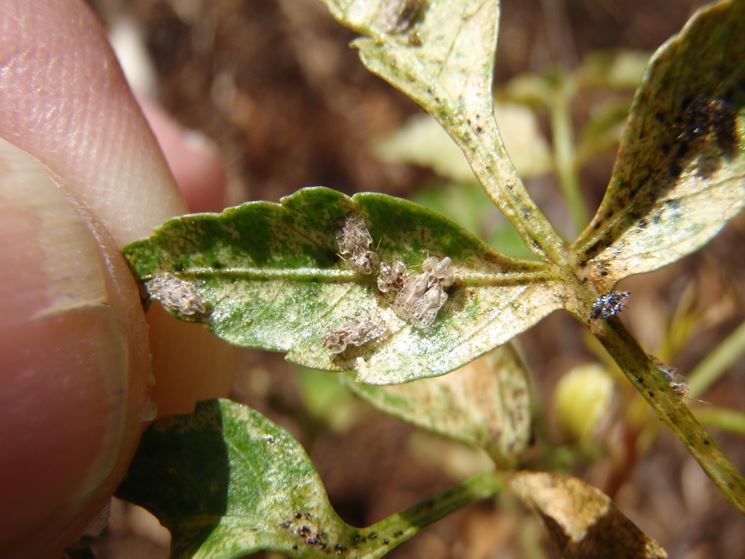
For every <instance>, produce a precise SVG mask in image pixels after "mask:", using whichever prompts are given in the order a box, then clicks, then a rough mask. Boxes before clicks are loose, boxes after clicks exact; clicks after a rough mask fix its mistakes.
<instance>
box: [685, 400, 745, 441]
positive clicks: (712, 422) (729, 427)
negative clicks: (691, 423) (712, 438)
mask: <svg viewBox="0 0 745 559" xmlns="http://www.w3.org/2000/svg"><path fill="white" fill-rule="evenodd" d="M693 415H695V416H696V419H698V420H699V421H700V422H701V423H703V424H704V425H708V426H709V427H714V428H715V429H719V430H720V431H727V432H729V433H734V434H736V435H743V436H745V413H742V412H740V411H736V410H728V409H727V408H719V407H714V406H711V407H710V406H707V407H705V408H696V410H694V412H693Z"/></svg>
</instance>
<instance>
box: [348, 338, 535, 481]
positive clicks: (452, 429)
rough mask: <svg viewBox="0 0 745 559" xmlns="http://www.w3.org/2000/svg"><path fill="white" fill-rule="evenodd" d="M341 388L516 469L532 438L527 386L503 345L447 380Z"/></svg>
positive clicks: (514, 354)
mask: <svg viewBox="0 0 745 559" xmlns="http://www.w3.org/2000/svg"><path fill="white" fill-rule="evenodd" d="M342 378H343V379H344V383H345V384H346V385H347V386H348V387H349V388H350V389H351V390H352V391H353V392H355V393H356V394H358V395H359V396H360V397H362V398H364V399H365V400H367V401H368V402H370V403H371V404H372V405H373V406H375V407H376V408H379V409H381V410H383V411H385V412H386V413H390V414H391V415H394V416H396V417H399V418H401V419H403V420H405V421H408V422H410V423H413V424H414V425H417V426H419V427H422V428H424V429H428V430H430V431H433V432H435V433H439V434H441V435H444V436H446V437H450V438H452V439H455V440H457V441H461V442H464V443H467V444H470V445H473V446H477V447H480V448H483V449H484V450H485V451H486V452H487V453H489V455H490V456H491V457H492V459H493V460H494V462H495V463H496V464H497V465H498V466H500V467H502V468H510V467H514V466H515V464H516V462H517V459H518V458H519V456H520V455H521V454H522V452H523V451H524V450H525V447H526V446H527V444H528V439H529V437H530V423H531V422H530V419H531V418H530V381H529V377H528V371H527V369H526V367H525V364H524V363H523V361H522V359H520V356H519V355H518V353H517V350H516V349H515V348H514V347H513V346H512V345H511V344H506V345H503V346H501V347H498V348H497V349H495V350H494V351H492V352H491V353H489V354H488V355H485V356H483V357H481V358H480V359H477V360H476V361H473V362H471V363H469V364H468V365H466V366H465V367H463V368H462V369H459V370H457V371H454V372H452V373H451V374H449V375H446V376H442V377H439V378H431V379H420V380H417V381H414V382H410V383H407V384H399V385H394V386H372V385H369V384H359V383H355V382H354V381H353V380H352V378H351V377H349V376H346V375H345V376H343V377H342Z"/></svg>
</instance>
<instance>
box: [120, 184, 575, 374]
mask: <svg viewBox="0 0 745 559" xmlns="http://www.w3.org/2000/svg"><path fill="white" fill-rule="evenodd" d="M349 215H358V216H361V217H362V218H363V220H364V223H365V224H366V226H367V228H368V229H369V231H370V233H371V234H372V239H373V242H372V245H371V248H372V249H373V250H375V251H376V252H377V254H378V256H379V258H380V259H381V260H382V261H388V262H392V261H394V260H398V261H401V262H403V263H404V264H405V265H406V267H407V269H408V270H409V271H410V272H411V273H415V272H418V271H420V270H421V266H422V262H423V261H424V259H425V258H427V257H428V256H437V257H438V258H444V257H449V258H451V259H452V264H451V269H452V270H453V271H454V274H455V282H454V284H453V285H452V286H450V287H449V288H448V289H447V293H448V298H447V302H446V303H445V305H444V306H443V307H442V308H441V309H440V310H439V313H438V314H437V317H436V319H435V321H434V322H433V323H432V324H431V326H428V327H425V328H421V327H416V325H415V324H412V322H411V321H409V320H407V319H406V317H404V318H402V317H401V316H399V314H397V313H396V312H394V309H393V308H392V306H393V305H392V303H391V300H390V298H388V297H386V296H384V294H383V293H381V292H380V291H379V289H378V288H377V286H376V279H375V274H372V275H364V274H362V273H358V272H355V271H353V270H352V269H350V266H349V262H348V261H347V260H346V259H344V258H342V257H340V256H339V254H338V253H339V247H338V245H337V240H336V236H337V233H338V232H339V230H340V228H341V227H342V224H343V223H344V220H345V218H346V217H348V216H349ZM124 254H125V257H126V258H127V260H128V261H129V263H130V266H131V267H132V269H133V270H134V273H135V274H136V276H137V277H138V278H139V279H140V280H142V281H146V280H150V279H152V278H155V277H159V276H161V275H163V274H172V275H173V276H175V277H176V278H178V280H180V281H181V282H184V283H185V284H187V286H188V287H189V289H190V290H191V291H193V295H194V296H196V297H197V298H198V299H199V303H200V304H201V305H202V306H203V307H204V308H205V309H206V312H204V313H192V314H190V315H184V314H183V313H179V311H178V309H173V308H171V309H169V310H170V311H171V312H172V314H174V315H176V316H177V317H179V318H182V319H185V320H193V321H199V322H203V323H204V324H205V325H206V326H207V327H208V328H209V329H210V330H211V331H212V332H213V333H215V334H216V335H217V336H218V337H220V338H222V339H224V340H226V341H228V342H230V343H232V344H234V345H238V346H242V347H255V348H263V349H267V350H272V351H282V352H286V353H287V358H288V359H289V360H291V361H293V362H295V363H298V364H300V365H304V366H308V367H312V368H317V369H325V370H332V371H342V370H353V371H355V372H356V373H357V378H358V380H361V381H363V382H367V383H371V384H392V383H401V382H406V381H410V380H414V379H416V378H423V377H430V376H437V375H441V374H444V373H447V372H449V371H451V370H454V369H456V368H458V367H460V366H462V365H464V364H466V363H467V362H469V361H471V360H473V359H475V358H476V357H478V356H479V355H481V354H483V353H485V352H487V351H489V350H491V349H492V348H494V347H496V346H497V345H499V344H501V343H504V342H506V341H508V340H509V339H510V338H512V337H513V336H515V335H516V334H518V333H520V332H522V331H523V330H525V329H526V328H528V327H530V326H531V325H533V324H534V323H535V322H537V321H538V320H540V319H541V318H542V317H543V316H545V315H546V314H548V313H550V312H551V311H553V310H555V309H557V308H559V307H561V306H562V296H561V294H562V290H561V285H560V283H559V281H558V280H556V279H555V278H554V277H553V276H552V275H551V274H550V273H549V272H548V270H547V267H546V265H545V264H543V263H539V262H529V261H519V260H514V259H510V258H507V257H506V256H503V255H500V254H499V253H497V252H495V251H493V250H492V249H491V248H489V247H488V246H487V245H486V244H484V243H482V242H481V241H479V240H478V239H477V238H476V237H475V236H473V235H471V234H470V233H468V232H466V231H465V230H463V229H462V228H460V227H459V226H457V225H456V224H454V223H452V222H450V221H448V220H447V219H445V218H443V217H441V216H438V215H437V214H435V213H433V212H431V211H429V210H425V209H423V208H421V207H419V206H416V205H415V204H412V203H410V202H406V201H404V200H401V199H397V198H394V197H391V196H385V195H382V194H357V195H355V196H354V197H351V198H350V197H348V196H345V195H343V194H341V193H338V192H335V191H333V190H330V189H328V188H323V187H313V188H306V189H303V190H300V191H298V192H297V193H295V194H293V195H292V196H288V197H286V198H283V199H282V201H281V204H275V203H269V202H250V203H247V204H244V205H242V206H238V207H235V208H230V209H227V210H225V211H224V212H223V213H222V214H197V215H192V216H186V217H181V218H176V219H173V220H170V221H168V222H166V223H165V224H163V225H162V226H161V227H160V228H158V229H157V230H156V231H155V232H154V234H153V235H152V236H151V237H150V238H149V239H145V240H142V241H137V242H135V243H132V244H130V245H128V246H127V247H125V249H124ZM350 317H352V318H356V319H365V320H369V321H371V322H373V323H375V324H378V325H380V326H381V328H380V330H383V333H382V334H381V335H380V336H378V337H377V338H375V339H372V340H371V341H369V342H367V343H364V344H362V345H360V346H359V347H355V346H352V345H350V346H349V347H348V348H347V349H346V350H345V351H343V352H342V353H338V354H335V353H332V352H331V351H330V350H329V349H327V348H326V347H325V346H324V339H325V338H326V336H327V335H328V333H329V332H330V331H332V330H334V329H338V328H340V327H342V326H343V325H344V324H345V323H346V322H347V321H348V320H349V318H350Z"/></svg>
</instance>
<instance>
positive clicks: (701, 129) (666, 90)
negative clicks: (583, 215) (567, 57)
mask: <svg viewBox="0 0 745 559" xmlns="http://www.w3.org/2000/svg"><path fill="white" fill-rule="evenodd" d="M743 58H745V3H743V2H719V3H718V4H715V5H713V6H711V7H707V8H705V9H702V10H701V11H699V12H698V13H697V14H696V15H695V16H694V17H693V18H692V19H691V20H690V21H689V22H688V24H687V25H686V26H685V28H684V29H683V30H682V31H681V32H680V33H679V34H678V35H677V36H675V37H673V38H672V39H670V40H669V41H668V42H667V43H666V44H665V45H663V46H662V47H661V48H660V49H659V50H658V51H657V52H656V53H655V55H654V56H653V57H652V60H651V62H650V66H649V68H648V70H647V75H646V78H645V80H644V82H643V84H642V85H641V87H640V88H639V90H638V91H637V93H636V96H635V99H634V103H633V107H632V110H631V116H630V118H629V120H628V122H627V125H626V130H625V133H624V137H623V140H622V144H621V147H620V152H619V157H618V160H617V162H616V166H615V168H614V170H613V176H612V178H611V182H610V184H609V186H608V190H607V192H606V195H605V198H604V199H603V202H602V203H601V205H600V208H599V209H598V211H597V214H596V215H595V217H594V219H593V220H592V222H591V223H590V225H589V226H588V227H587V229H586V230H585V231H584V233H583V234H582V235H581V236H580V238H579V239H578V240H577V241H576V243H575V244H574V247H573V251H574V253H575V257H576V259H577V262H578V264H579V266H580V267H581V268H584V273H585V274H586V275H587V276H589V277H590V279H592V280H593V281H594V282H595V283H596V285H597V286H598V287H599V288H600V289H603V290H607V289H610V288H611V287H613V285H614V284H615V283H616V282H617V281H618V280H620V279H622V278H624V277H626V276H628V275H630V274H635V273H640V272H647V271H650V270H654V269H656V268H659V267H661V266H664V265H666V264H669V263H670V262H673V261H675V260H677V259H679V258H681V257H682V256H684V255H686V254H688V253H690V252H692V251H694V250H696V249H697V248H699V247H700V246H701V245H703V244H704V243H706V242H707V241H708V240H709V239H711V238H712V237H713V236H714V235H715V234H716V233H717V232H718V231H719V230H720V229H721V228H722V227H723V226H724V225H725V224H726V223H727V221H728V220H730V219H731V218H733V217H734V216H735V215H737V213H738V212H739V211H740V210H741V209H742V207H743V205H745V139H744V138H745V65H743V64H742V60H743Z"/></svg>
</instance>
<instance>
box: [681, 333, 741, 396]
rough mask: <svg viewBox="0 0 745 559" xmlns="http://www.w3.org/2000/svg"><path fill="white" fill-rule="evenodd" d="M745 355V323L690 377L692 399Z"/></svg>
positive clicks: (707, 357) (708, 356)
mask: <svg viewBox="0 0 745 559" xmlns="http://www.w3.org/2000/svg"><path fill="white" fill-rule="evenodd" d="M743 353H745V322H743V323H742V324H740V326H738V327H737V329H735V331H734V332H732V333H731V334H730V335H729V336H727V338H726V339H725V340H724V341H723V342H722V343H721V344H719V346H718V347H717V348H716V349H715V350H714V351H712V352H711V353H710V354H709V355H707V356H706V358H705V359H704V360H703V361H701V362H700V363H699V364H698V365H697V366H696V368H695V369H694V370H693V372H691V374H690V376H689V377H688V390H689V393H690V395H691V397H692V398H695V397H697V396H700V395H701V394H703V393H704V392H705V391H706V389H707V388H709V387H710V386H711V385H712V384H714V382H716V381H717V379H718V378H719V377H721V376H722V375H723V374H724V373H725V372H726V371H727V369H729V368H730V367H731V366H732V365H733V364H734V363H735V361H737V359H739V358H740V356H741V355H742V354H743Z"/></svg>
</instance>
